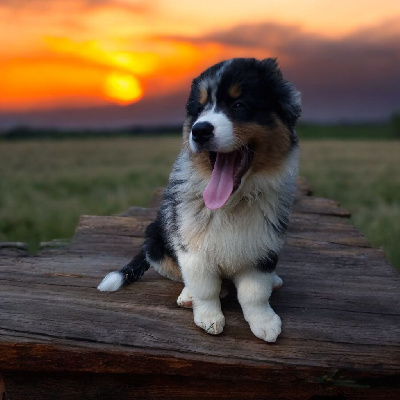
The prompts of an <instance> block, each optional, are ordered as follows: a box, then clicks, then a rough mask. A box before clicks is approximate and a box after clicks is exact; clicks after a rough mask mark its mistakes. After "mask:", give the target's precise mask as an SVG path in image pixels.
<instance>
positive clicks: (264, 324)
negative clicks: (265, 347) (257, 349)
mask: <svg viewBox="0 0 400 400" xmlns="http://www.w3.org/2000/svg"><path fill="white" fill-rule="evenodd" d="M249 324H250V329H251V331H252V332H253V333H254V335H255V336H257V337H258V338H260V339H262V340H265V341H266V342H275V341H276V339H277V338H278V336H279V334H280V333H281V327H282V322H281V319H280V318H279V316H278V314H276V313H275V312H274V311H273V310H272V308H271V309H269V310H268V312H267V313H265V314H263V315H262V316H259V317H258V318H254V319H251V320H249Z"/></svg>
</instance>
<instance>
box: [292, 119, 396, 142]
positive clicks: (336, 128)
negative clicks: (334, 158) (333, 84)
mask: <svg viewBox="0 0 400 400" xmlns="http://www.w3.org/2000/svg"><path fill="white" fill-rule="evenodd" d="M298 134H299V137H300V140H304V139H307V140H326V139H330V140H332V139H333V140H387V139H389V140H390V139H396V131H395V129H394V127H393V126H392V124H390V123H389V122H388V123H376V124H372V123H371V124H330V125H319V124H307V123H300V125H299V127H298ZM397 138H398V135H397Z"/></svg>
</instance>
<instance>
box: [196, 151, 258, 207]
mask: <svg viewBox="0 0 400 400" xmlns="http://www.w3.org/2000/svg"><path fill="white" fill-rule="evenodd" d="M253 154H254V152H253V151H252V149H251V148H250V147H249V146H248V145H246V146H243V147H241V148H240V149H239V150H235V151H232V152H230V153H218V152H213V151H211V152H210V162H211V165H212V168H213V171H212V174H211V179H210V181H209V182H208V185H207V187H206V188H205V189H204V192H203V200H204V203H205V205H206V207H207V208H209V209H210V210H216V209H218V208H220V207H222V206H223V205H224V204H225V203H226V202H227V201H228V199H229V197H230V195H231V194H232V193H233V192H234V191H235V190H237V188H238V187H239V186H240V183H241V181H242V177H243V175H244V174H245V173H246V172H247V170H248V169H249V168H250V164H251V162H252V160H253Z"/></svg>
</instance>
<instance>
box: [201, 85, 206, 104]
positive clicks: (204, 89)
mask: <svg viewBox="0 0 400 400" xmlns="http://www.w3.org/2000/svg"><path fill="white" fill-rule="evenodd" d="M207 98H208V93H207V89H206V88H205V87H204V86H203V87H201V88H200V104H201V105H202V106H204V104H206V102H207Z"/></svg>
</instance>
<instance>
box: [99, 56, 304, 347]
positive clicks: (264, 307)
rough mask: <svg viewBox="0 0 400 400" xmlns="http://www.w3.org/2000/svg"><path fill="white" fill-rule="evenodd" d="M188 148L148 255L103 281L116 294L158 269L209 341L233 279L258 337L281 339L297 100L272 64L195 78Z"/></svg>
mask: <svg viewBox="0 0 400 400" xmlns="http://www.w3.org/2000/svg"><path fill="white" fill-rule="evenodd" d="M186 111H187V117H186V120H185V123H184V126H183V146H182V150H181V153H180V154H179V156H178V158H177V160H176V162H175V164H174V166H173V170H172V173H171V175H170V179H169V183H168V186H167V188H166V190H165V193H164V196H163V200H162V203H161V206H160V210H159V212H158V216H157V218H156V220H155V221H154V222H153V223H151V224H150V225H149V226H148V228H147V229H146V238H145V241H144V244H143V246H142V249H141V252H140V253H139V254H138V255H137V256H136V257H135V258H134V259H133V260H132V261H131V262H130V263H129V264H128V265H127V266H126V267H124V268H123V269H122V270H121V271H119V272H111V273H110V274H108V275H107V276H106V277H105V278H104V279H103V281H102V282H101V283H100V285H99V287H98V289H99V290H101V291H114V290H117V289H119V288H120V287H122V286H125V285H127V284H129V283H132V282H134V281H136V280H137V279H139V278H140V277H141V276H142V275H143V273H144V272H145V271H146V270H147V269H148V268H149V267H150V266H151V267H153V268H154V269H155V270H156V271H158V272H159V273H160V274H161V275H163V276H165V277H167V278H170V279H173V280H176V281H183V282H184V288H183V291H182V293H181V294H180V296H179V297H178V300H177V302H178V305H179V306H182V307H192V306H193V314H194V322H195V324H196V325H198V326H199V327H201V328H202V329H204V330H205V331H206V332H208V333H210V334H219V333H221V332H222V330H223V328H224V325H225V318H224V315H223V313H222V311H221V303H220V296H219V295H220V290H221V281H222V278H228V279H231V280H232V281H233V282H234V284H235V285H236V288H237V294H238V300H239V302H240V305H241V307H242V309H243V314H244V317H245V319H246V321H247V322H248V323H249V325H250V328H251V330H252V332H253V333H254V335H255V336H257V337H258V338H260V339H263V340H265V341H267V342H274V341H275V340H276V339H277V337H278V335H279V334H280V332H281V320H280V318H279V316H278V315H277V314H276V313H275V312H274V311H273V310H272V308H271V307H270V305H269V302H268V301H269V298H270V295H271V292H272V290H273V289H274V288H278V287H280V286H281V285H282V280H281V279H280V278H279V277H278V275H277V274H276V273H275V267H276V264H277V261H278V255H279V251H280V250H281V248H282V245H283V242H284V236H285V231H286V227H287V225H288V221H289V215H290V211H291V207H292V203H293V198H294V194H295V187H296V178H297V167H298V156H299V150H298V141H297V135H296V131H295V125H296V121H297V118H298V117H299V115H300V95H299V92H297V90H296V89H295V88H294V87H293V86H292V84H291V83H289V82H288V81H286V80H284V79H283V77H282V74H281V72H280V70H279V67H278V65H277V63H276V60H275V59H271V58H268V59H265V60H262V61H258V60H255V59H246V58H236V59H232V60H228V61H223V62H221V63H219V64H216V65H214V66H212V67H210V68H209V69H207V70H206V71H204V72H203V73H202V74H201V75H200V76H198V77H197V78H196V79H194V80H193V83H192V87H191V92H190V96H189V99H188V102H187V105H186Z"/></svg>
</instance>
